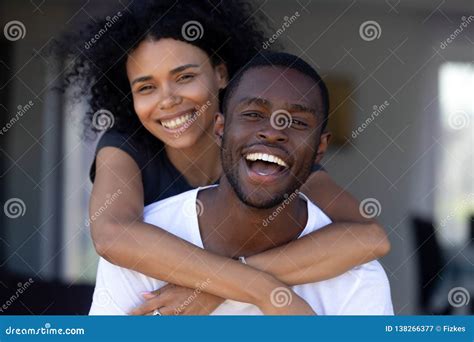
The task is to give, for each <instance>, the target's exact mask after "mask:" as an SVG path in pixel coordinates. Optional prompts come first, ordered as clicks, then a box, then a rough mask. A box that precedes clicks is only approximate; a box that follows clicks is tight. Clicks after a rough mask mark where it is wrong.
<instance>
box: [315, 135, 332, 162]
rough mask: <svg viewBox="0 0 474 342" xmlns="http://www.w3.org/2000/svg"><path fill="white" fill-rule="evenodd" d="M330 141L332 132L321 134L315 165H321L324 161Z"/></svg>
mask: <svg viewBox="0 0 474 342" xmlns="http://www.w3.org/2000/svg"><path fill="white" fill-rule="evenodd" d="M330 139H331V132H324V133H322V134H321V137H320V138H319V146H318V152H316V160H315V161H314V162H315V164H319V163H320V162H321V160H322V159H323V157H324V154H325V153H326V151H327V149H328V146H329V140H330Z"/></svg>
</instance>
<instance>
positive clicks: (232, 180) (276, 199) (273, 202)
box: [221, 135, 316, 209]
mask: <svg viewBox="0 0 474 342" xmlns="http://www.w3.org/2000/svg"><path fill="white" fill-rule="evenodd" d="M224 136H225V135H224ZM226 148H227V147H226V141H225V138H223V140H222V148H221V160H222V169H223V171H224V175H225V176H226V178H227V181H228V182H229V184H230V186H231V187H232V189H233V190H234V192H235V193H236V195H237V197H238V198H239V200H240V201H241V202H242V203H244V204H245V205H247V206H249V207H252V208H256V209H271V208H274V207H276V206H278V205H279V204H281V203H282V202H283V201H284V200H285V199H286V198H288V196H289V195H290V194H292V193H294V192H295V191H296V190H298V189H299V188H300V187H301V185H302V184H303V183H302V182H301V181H300V179H304V180H306V179H307V178H308V176H309V175H310V174H311V168H312V163H308V164H307V165H305V167H304V175H302V176H303V177H301V178H299V177H292V182H291V183H290V184H289V185H288V186H287V188H286V189H285V190H282V191H281V192H280V193H275V194H271V198H269V199H268V200H266V201H259V202H252V201H251V198H250V196H248V195H247V194H246V193H245V192H244V190H243V189H242V187H241V186H240V183H239V170H238V169H239V162H240V160H237V161H234V160H232V156H231V153H226ZM228 151H229V152H230V149H229V150H228ZM315 155H316V153H315ZM312 160H314V158H312ZM254 191H266V190H265V189H258V188H256V189H255V190H254Z"/></svg>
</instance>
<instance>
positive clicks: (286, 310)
mask: <svg viewBox="0 0 474 342" xmlns="http://www.w3.org/2000/svg"><path fill="white" fill-rule="evenodd" d="M269 299H270V300H265V301H264V302H263V303H261V304H260V305H259V307H260V310H262V312H263V314H264V315H285V316H314V315H316V313H315V312H314V310H313V309H312V308H311V306H310V305H309V304H308V303H307V302H306V301H305V300H304V299H303V298H301V297H300V296H298V295H297V294H296V293H295V292H293V291H292V290H291V289H290V288H288V287H277V288H275V289H274V290H273V291H272V293H271V294H270V298H269Z"/></svg>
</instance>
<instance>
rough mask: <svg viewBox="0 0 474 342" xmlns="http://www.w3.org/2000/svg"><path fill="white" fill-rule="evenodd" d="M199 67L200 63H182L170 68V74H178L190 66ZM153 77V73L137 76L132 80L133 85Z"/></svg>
mask: <svg viewBox="0 0 474 342" xmlns="http://www.w3.org/2000/svg"><path fill="white" fill-rule="evenodd" d="M197 67H199V65H198V64H185V65H181V66H179V67H177V68H174V69H172V70H170V74H177V73H179V72H181V71H184V70H186V69H189V68H197ZM151 79H153V77H152V76H151V75H147V76H140V77H137V78H135V79H134V80H133V81H132V85H134V84H135V83H141V82H146V81H150V80H151Z"/></svg>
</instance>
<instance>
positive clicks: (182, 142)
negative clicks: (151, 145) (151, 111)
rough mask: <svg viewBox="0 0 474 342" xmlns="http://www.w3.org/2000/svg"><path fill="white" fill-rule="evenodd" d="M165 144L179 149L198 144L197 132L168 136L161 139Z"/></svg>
mask: <svg viewBox="0 0 474 342" xmlns="http://www.w3.org/2000/svg"><path fill="white" fill-rule="evenodd" d="M161 140H162V141H163V142H164V144H165V145H167V146H169V147H171V148H174V149H177V150H184V149H188V148H191V147H193V146H196V141H197V137H196V136H195V134H186V133H183V134H181V135H176V136H173V137H166V138H163V139H161Z"/></svg>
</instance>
